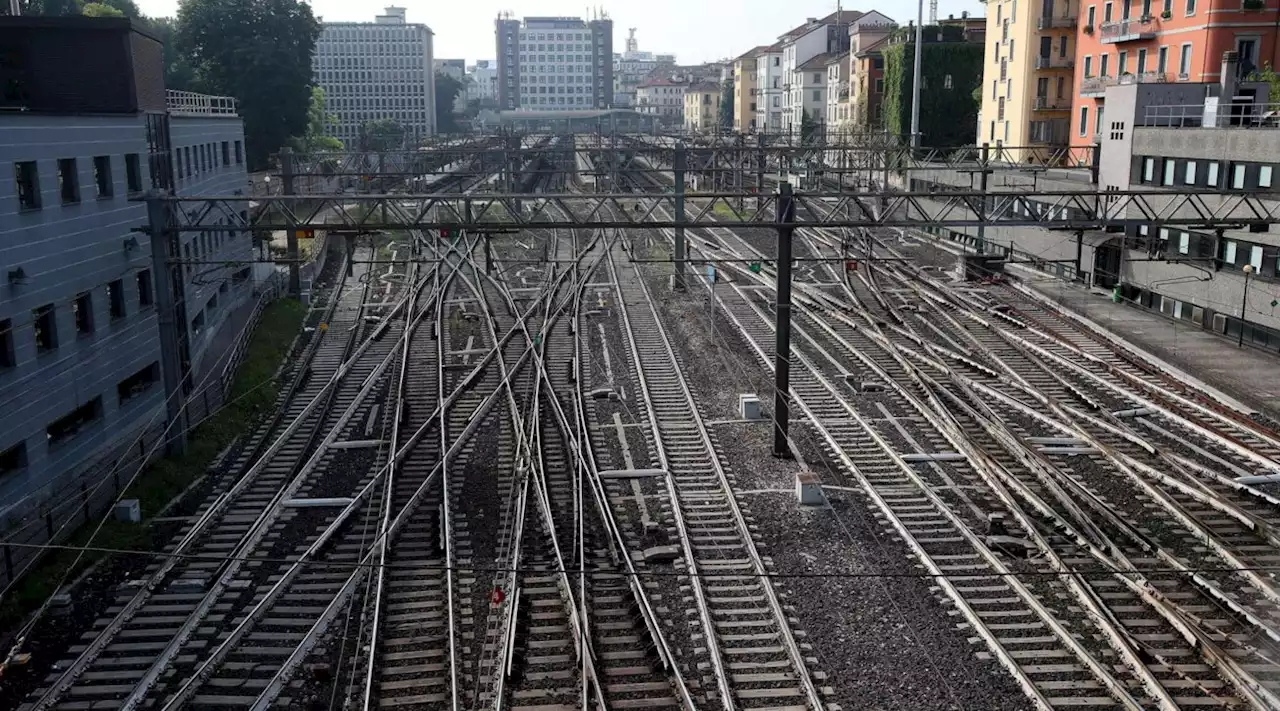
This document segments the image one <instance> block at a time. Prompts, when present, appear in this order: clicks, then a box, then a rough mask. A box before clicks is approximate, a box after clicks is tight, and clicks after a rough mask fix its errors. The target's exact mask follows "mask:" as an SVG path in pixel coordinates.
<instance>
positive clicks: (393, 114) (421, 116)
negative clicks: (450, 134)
mask: <svg viewBox="0 0 1280 711" xmlns="http://www.w3.org/2000/svg"><path fill="white" fill-rule="evenodd" d="M311 67H312V74H313V76H314V78H315V83H316V86H319V87H320V88H322V89H324V91H325V95H326V97H327V98H328V110H329V112H330V113H331V114H333V115H334V116H336V117H337V125H335V126H333V127H332V128H331V133H332V135H333V136H335V137H336V138H338V139H339V140H341V141H342V142H343V143H345V144H346V145H347V146H348V147H349V148H353V149H355V148H358V147H359V140H360V127H361V126H363V125H364V124H365V123H366V122H368V121H376V120H380V119H391V120H393V121H396V122H397V123H399V124H401V125H402V126H404V127H405V128H406V129H407V139H408V140H409V141H410V142H412V141H413V140H415V139H420V138H426V137H428V136H433V135H435V133H436V104H435V91H436V90H435V86H436V84H435V62H434V60H433V54H432V33H431V28H429V27H427V26H426V25H424V24H420V23H411V22H407V21H406V16H405V10H404V8H401V7H388V8H386V12H385V14H382V15H379V16H377V17H376V18H375V19H374V21H373V22H326V23H324V26H323V29H322V30H321V32H320V38H319V39H318V40H317V41H316V51H315V55H314V56H313V57H312V58H311ZM460 78H461V77H459V79H460Z"/></svg>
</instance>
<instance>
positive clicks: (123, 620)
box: [31, 280, 363, 711]
mask: <svg viewBox="0 0 1280 711" xmlns="http://www.w3.org/2000/svg"><path fill="white" fill-rule="evenodd" d="M345 283H346V281H345V280H344V281H343V285H344V287H345ZM342 291H343V289H342V288H340V289H337V290H335V292H334V294H333V295H332V296H331V298H330V304H329V309H328V313H329V314H330V315H332V313H333V309H334V308H335V307H336V305H337V303H338V301H339V300H340V299H341V295H342ZM318 342H319V339H317V340H316V343H318ZM317 348H318V347H317ZM317 348H311V349H309V350H310V355H308V356H307V357H306V358H305V359H304V361H303V363H304V367H303V368H302V369H300V370H298V371H297V374H296V375H295V377H294V379H293V381H292V383H293V385H291V390H292V391H296V383H297V382H298V381H299V380H300V379H301V377H302V373H303V372H305V369H306V367H307V366H306V364H307V363H308V362H309V359H310V358H311V357H313V356H314V354H315V352H316V350H317ZM362 353H363V350H361V351H360V353H359V354H356V355H353V356H352V357H351V358H350V359H349V360H347V361H345V362H344V363H342V364H341V365H340V366H339V368H338V370H337V371H335V372H334V374H333V376H332V377H331V380H330V382H331V383H332V382H337V381H340V380H341V379H342V378H344V377H345V376H346V375H347V373H349V372H350V370H351V367H349V366H354V363H355V360H356V358H358V357H359V355H360V354H362ZM325 392H326V390H322V391H321V392H320V393H319V394H317V395H316V397H315V398H313V399H312V401H311V402H310V403H308V405H307V406H306V407H305V408H304V409H303V411H302V412H301V413H300V414H299V415H298V416H297V417H296V418H294V420H293V422H291V423H290V424H289V426H288V427H286V431H285V432H284V433H281V435H280V436H279V437H278V438H277V439H276V441H275V442H274V443H273V444H272V445H271V446H270V447H268V452H267V453H263V454H262V456H261V457H260V458H259V459H258V461H257V462H255V464H254V465H253V466H251V467H250V468H249V470H247V471H246V472H245V473H244V474H243V475H242V476H241V477H240V478H239V480H238V481H237V482H236V483H235V484H234V485H232V487H231V489H229V490H228V491H226V492H223V493H222V494H221V495H219V496H218V497H217V498H216V499H215V500H214V501H213V503H212V505H210V506H209V508H207V509H206V510H205V511H204V513H203V514H201V516H200V518H199V519H197V520H196V521H195V523H194V524H193V525H192V527H191V529H190V530H188V531H187V533H186V534H185V535H184V536H183V537H182V539H181V540H180V541H178V545H177V546H176V547H175V548H174V550H173V551H172V553H171V554H170V555H169V556H167V557H166V558H165V559H164V561H163V562H162V563H161V565H160V567H159V568H157V569H156V570H155V571H154V572H153V573H152V574H151V575H150V576H149V578H148V579H147V582H146V583H145V584H144V585H143V586H142V587H141V588H140V589H139V590H138V591H137V593H135V594H134V596H133V597H132V598H130V600H129V602H128V603H126V604H125V606H124V607H123V608H122V609H121V610H120V611H119V612H118V613H116V615H115V616H114V617H113V618H112V620H111V622H109V623H108V624H107V626H106V627H104V628H103V629H102V631H101V632H99V633H98V635H96V636H95V637H94V639H93V640H92V641H90V643H89V644H88V645H87V646H86V647H85V649H84V651H82V652H81V653H80V654H79V655H78V656H77V657H76V659H75V661H73V662H72V663H71V664H69V665H67V667H66V668H65V669H64V670H62V673H61V674H59V675H58V678H57V679H56V680H54V682H53V683H52V684H50V685H49V686H48V687H47V688H46V689H45V692H44V693H43V694H42V695H41V697H40V698H39V699H37V700H36V701H35V702H34V703H32V705H31V711H45V710H46V709H48V708H49V707H50V706H52V705H53V704H55V703H57V701H58V699H60V698H61V697H62V694H64V693H65V692H66V691H67V689H69V688H70V687H71V686H72V684H74V683H75V681H76V680H77V679H78V678H79V677H80V675H81V674H83V673H84V672H85V670H86V669H88V667H89V665H91V664H92V663H93V662H94V660H96V659H97V658H98V656H99V655H101V653H102V652H103V651H104V650H105V649H106V648H107V646H108V645H109V644H110V642H111V640H112V639H114V638H115V636H116V635H117V634H118V633H119V631H120V630H121V629H123V628H124V626H125V625H126V624H128V622H129V621H130V620H132V619H133V618H134V616H136V615H137V613H138V612H139V611H141V609H142V607H143V606H144V605H145V604H146V602H147V601H148V600H150V599H151V596H152V594H153V593H154V591H155V590H156V588H157V587H158V586H159V585H160V582H161V581H162V580H163V579H164V578H165V576H167V575H168V574H169V573H170V572H171V571H172V570H173V568H174V567H176V566H177V564H178V562H179V561H181V560H182V559H183V554H184V553H185V552H186V551H187V550H188V549H189V548H190V547H191V546H192V545H194V543H195V541H196V540H197V539H198V538H199V537H200V536H201V534H203V533H204V529H205V528H206V527H207V526H208V525H209V524H210V523H212V522H213V520H214V519H215V518H217V517H218V516H219V515H220V514H221V513H222V509H223V507H224V506H225V505H226V504H227V503H228V502H230V501H231V500H232V499H233V498H234V497H235V496H236V494H238V493H239V492H240V491H241V490H243V489H244V488H245V487H247V486H248V485H249V484H250V483H251V482H252V481H253V480H254V479H256V478H257V475H258V473H259V472H260V471H261V470H262V468H263V467H264V466H265V461H266V457H268V456H271V455H272V454H274V452H276V451H278V450H279V448H280V446H282V444H283V441H284V440H285V439H286V438H287V437H289V436H291V435H292V433H293V432H295V431H296V430H297V429H298V428H299V427H301V425H302V422H303V421H304V420H305V418H306V417H307V416H308V415H310V413H311V412H312V411H313V410H314V409H315V407H317V406H318V405H319V403H320V401H321V398H322V397H323V396H324V394H325ZM277 422H278V420H277ZM272 427H274V425H272Z"/></svg>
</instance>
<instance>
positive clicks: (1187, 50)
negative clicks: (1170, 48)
mask: <svg viewBox="0 0 1280 711" xmlns="http://www.w3.org/2000/svg"><path fill="white" fill-rule="evenodd" d="M1190 76H1191V43H1189V42H1188V43H1187V44H1184V45H1182V54H1181V56H1179V57H1178V78H1179V79H1188V78H1190Z"/></svg>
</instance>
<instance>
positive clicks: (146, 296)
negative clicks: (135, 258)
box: [138, 269, 154, 306]
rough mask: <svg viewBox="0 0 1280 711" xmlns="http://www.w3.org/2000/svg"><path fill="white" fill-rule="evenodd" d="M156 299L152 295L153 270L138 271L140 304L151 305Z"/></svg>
mask: <svg viewBox="0 0 1280 711" xmlns="http://www.w3.org/2000/svg"><path fill="white" fill-rule="evenodd" d="M153 300H154V297H152V295H151V270H150V269H143V270H142V271H140V272H138V306H150V305H151V304H152V302H153Z"/></svg>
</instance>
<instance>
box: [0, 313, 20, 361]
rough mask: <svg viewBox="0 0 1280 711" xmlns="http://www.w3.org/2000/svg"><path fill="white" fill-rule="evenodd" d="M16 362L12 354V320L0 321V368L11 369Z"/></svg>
mask: <svg viewBox="0 0 1280 711" xmlns="http://www.w3.org/2000/svg"><path fill="white" fill-rule="evenodd" d="M17 364H18V361H17V360H16V359H15V357H14V353H13V320H12V319H7V318H6V319H3V320H0V368H12V367H13V366H15V365H17Z"/></svg>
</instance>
